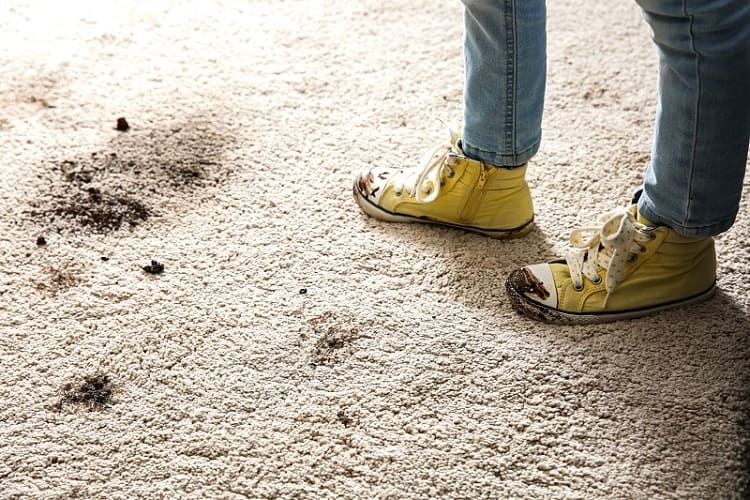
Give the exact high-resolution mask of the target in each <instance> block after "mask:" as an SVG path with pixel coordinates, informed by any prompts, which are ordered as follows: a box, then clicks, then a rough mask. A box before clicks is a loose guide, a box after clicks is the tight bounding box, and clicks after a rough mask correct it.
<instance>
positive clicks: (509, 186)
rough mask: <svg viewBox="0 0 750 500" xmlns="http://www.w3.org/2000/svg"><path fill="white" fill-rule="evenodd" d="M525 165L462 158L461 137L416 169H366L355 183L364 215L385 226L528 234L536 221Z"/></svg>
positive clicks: (433, 152)
mask: <svg viewBox="0 0 750 500" xmlns="http://www.w3.org/2000/svg"><path fill="white" fill-rule="evenodd" d="M525 174H526V165H523V166H521V167H516V168H513V169H505V168H498V167H493V166H490V165H487V164H485V163H482V162H481V161H477V160H473V159H471V158H468V157H466V156H465V155H464V153H463V151H461V147H460V145H459V135H458V133H456V132H452V133H451V139H450V142H449V143H447V144H439V145H437V146H436V147H435V148H434V149H432V150H430V151H428V152H427V153H426V154H425V156H424V157H423V159H422V162H421V165H420V166H418V167H412V168H406V169H403V170H396V169H391V168H387V167H375V168H366V169H363V170H362V171H361V172H359V173H358V174H357V176H356V178H355V180H354V198H355V199H356V200H357V203H358V204H359V206H360V207H361V208H362V210H363V211H364V212H365V213H366V214H368V215H370V216H372V217H375V218H377V219H381V220H385V221H389V222H428V223H432V224H442V225H445V226H451V227H457V228H461V229H465V230H468V231H473V232H476V233H480V234H483V235H485V236H490V237H492V238H513V237H518V236H522V235H524V234H526V233H528V232H529V231H530V230H531V227H532V221H533V219H534V209H533V207H532V204H531V193H530V192H529V186H528V185H527V184H526V179H525Z"/></svg>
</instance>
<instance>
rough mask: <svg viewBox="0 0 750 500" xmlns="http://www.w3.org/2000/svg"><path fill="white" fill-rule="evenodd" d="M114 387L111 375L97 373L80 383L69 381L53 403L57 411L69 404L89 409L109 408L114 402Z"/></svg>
mask: <svg viewBox="0 0 750 500" xmlns="http://www.w3.org/2000/svg"><path fill="white" fill-rule="evenodd" d="M113 390H114V387H113V384H112V380H111V379H110V377H109V375H106V374H103V373H97V374H95V375H90V376H86V377H84V379H83V381H80V382H78V383H73V382H68V383H66V384H64V385H63V386H62V387H61V388H60V391H59V398H58V400H57V402H56V403H55V404H54V405H53V408H54V409H55V410H57V411H62V409H63V408H65V407H68V406H79V407H83V408H85V409H87V410H89V411H98V410H104V409H106V408H108V407H109V406H110V405H111V404H112V393H113Z"/></svg>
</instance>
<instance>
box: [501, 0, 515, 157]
mask: <svg viewBox="0 0 750 500" xmlns="http://www.w3.org/2000/svg"><path fill="white" fill-rule="evenodd" d="M515 37H516V30H515V5H514V0H506V3H505V41H506V56H507V61H508V62H507V65H506V72H505V77H506V82H505V106H506V108H505V137H503V142H504V149H505V150H506V151H513V150H514V144H515V130H514V127H513V118H514V115H515V85H516V82H515V70H516V68H515V65H516V54H515V53H516V40H515Z"/></svg>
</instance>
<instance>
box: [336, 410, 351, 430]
mask: <svg viewBox="0 0 750 500" xmlns="http://www.w3.org/2000/svg"><path fill="white" fill-rule="evenodd" d="M336 420H338V421H339V422H341V424H343V426H344V427H349V426H351V425H352V424H353V423H354V420H352V418H351V417H350V416H349V415H347V414H346V412H345V411H344V410H339V412H338V413H337V414H336Z"/></svg>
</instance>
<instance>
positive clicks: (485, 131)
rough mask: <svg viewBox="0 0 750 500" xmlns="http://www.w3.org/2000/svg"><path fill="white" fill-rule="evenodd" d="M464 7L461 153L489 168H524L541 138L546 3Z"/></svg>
mask: <svg viewBox="0 0 750 500" xmlns="http://www.w3.org/2000/svg"><path fill="white" fill-rule="evenodd" d="M463 3H464V5H465V12H464V26H465V32H464V60H465V70H466V81H465V85H464V121H463V123H464V128H463V138H462V142H461V144H462V148H463V151H464V152H465V153H466V154H467V155H469V156H471V157H472V158H475V159H478V160H481V161H483V162H485V163H489V164H491V165H497V166H517V165H522V164H524V163H526V162H527V161H528V160H529V159H530V158H531V157H532V156H533V155H534V154H535V153H536V152H537V151H538V149H539V143H540V141H541V135H542V108H543V105H544V90H545V79H546V60H547V52H546V31H545V29H546V27H545V23H546V6H545V0H463Z"/></svg>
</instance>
